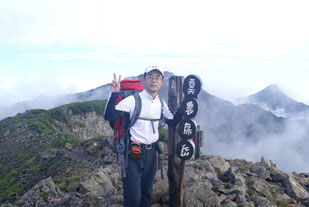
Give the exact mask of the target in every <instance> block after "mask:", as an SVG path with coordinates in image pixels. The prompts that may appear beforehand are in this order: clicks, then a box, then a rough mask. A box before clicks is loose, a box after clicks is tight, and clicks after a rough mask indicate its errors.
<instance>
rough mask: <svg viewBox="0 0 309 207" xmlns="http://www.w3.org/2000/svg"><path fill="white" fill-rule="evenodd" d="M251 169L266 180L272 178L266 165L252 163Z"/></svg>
mask: <svg viewBox="0 0 309 207" xmlns="http://www.w3.org/2000/svg"><path fill="white" fill-rule="evenodd" d="M250 171H251V172H252V173H255V174H256V175H257V176H258V177H259V178H262V179H264V180H266V179H267V178H270V172H269V171H267V170H266V168H265V167H264V166H261V165H252V166H251V167H250Z"/></svg>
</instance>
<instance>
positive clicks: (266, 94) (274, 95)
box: [249, 84, 292, 101]
mask: <svg viewBox="0 0 309 207" xmlns="http://www.w3.org/2000/svg"><path fill="white" fill-rule="evenodd" d="M249 98H253V99H255V100H259V101H262V100H264V101H265V100H269V99H276V100H282V99H284V100H289V101H292V99H291V98H290V97H288V96H287V95H285V94H284V93H283V92H282V91H281V89H280V88H279V85H278V84H271V85H269V86H267V87H266V88H264V89H263V90H261V91H259V92H257V93H255V94H252V95H250V96H249Z"/></svg>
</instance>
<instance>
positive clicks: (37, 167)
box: [0, 101, 309, 207]
mask: <svg viewBox="0 0 309 207" xmlns="http://www.w3.org/2000/svg"><path fill="white" fill-rule="evenodd" d="M104 105H105V102H102V101H94V102H83V103H75V104H70V105H65V106H61V107H57V108H54V109H51V110H30V111H27V112H26V113H23V114H18V115H17V116H15V117H10V118H6V119H4V120H2V121H1V122H0V133H1V134H0V135H1V136H0V206H1V207H28V206H29V207H32V206H36V207H43V206H44V207H52V206H57V207H65V206H72V207H73V206H74V207H87V206H93V207H95V206H99V207H101V206H102V207H104V206H114V207H117V206H123V197H122V182H121V179H122V178H121V170H120V162H119V161H118V160H117V156H116V154H115V153H113V140H112V137H111V134H112V132H111V130H110V128H109V126H108V123H107V122H105V121H104V120H103V114H104ZM166 133H167V132H166V130H164V129H163V130H162V129H161V132H160V140H161V145H162V147H163V149H164V152H165V153H164V155H163V168H164V174H165V176H164V179H163V180H162V179H161V176H160V172H157V174H156V178H155V181H154V186H153V198H152V204H151V205H152V206H153V207H160V206H169V203H168V202H169V195H168V187H169V186H168V178H167V165H168V163H167V156H168V155H167V144H166V142H165V141H164V138H166ZM308 191H309V173H307V174H306V173H295V172H293V173H285V172H282V171H281V170H279V169H278V168H277V167H276V164H275V163H273V162H272V161H270V160H268V159H267V158H266V157H261V160H260V161H259V162H257V163H253V162H249V161H246V160H243V159H226V158H223V157H220V156H214V155H209V154H203V155H201V156H200V157H199V158H198V159H196V160H195V159H190V160H188V161H186V167H185V176H184V204H185V206H209V207H216V206H222V207H233V206H235V207H236V206H239V207H264V206H266V207H267V206H269V207H271V206H282V207H301V206H309V193H308Z"/></svg>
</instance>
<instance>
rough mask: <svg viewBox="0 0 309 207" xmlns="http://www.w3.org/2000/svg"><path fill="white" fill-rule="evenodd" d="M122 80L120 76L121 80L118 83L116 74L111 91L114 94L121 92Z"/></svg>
mask: <svg viewBox="0 0 309 207" xmlns="http://www.w3.org/2000/svg"><path fill="white" fill-rule="evenodd" d="M120 80H121V75H119V79H118V81H117V78H116V74H115V73H114V80H113V81H112V82H111V91H112V92H119V91H120Z"/></svg>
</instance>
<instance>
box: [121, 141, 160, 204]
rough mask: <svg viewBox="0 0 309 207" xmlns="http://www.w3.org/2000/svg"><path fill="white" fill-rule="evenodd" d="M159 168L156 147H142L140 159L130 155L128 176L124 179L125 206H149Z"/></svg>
mask: <svg viewBox="0 0 309 207" xmlns="http://www.w3.org/2000/svg"><path fill="white" fill-rule="evenodd" d="M156 169H157V154H156V147H155V146H153V147H152V148H151V149H146V148H144V147H142V156H141V158H140V159H132V158H130V156H129V157H128V166H127V169H126V173H127V176H126V178H123V179H122V183H123V197H124V206H125V207H148V206H149V205H150V202H151V198H152V186H153V180H154V177H155V174H156Z"/></svg>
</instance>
